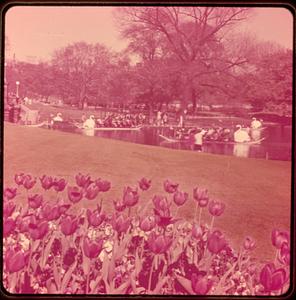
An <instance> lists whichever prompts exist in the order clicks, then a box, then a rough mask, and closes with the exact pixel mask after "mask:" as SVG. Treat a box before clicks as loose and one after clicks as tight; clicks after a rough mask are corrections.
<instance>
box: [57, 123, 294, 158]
mask: <svg viewBox="0 0 296 300" xmlns="http://www.w3.org/2000/svg"><path fill="white" fill-rule="evenodd" d="M229 125H230V124H229ZM264 126H265V127H266V128H265V129H264V131H263V133H262V136H263V137H265V140H263V141H262V142H261V143H260V144H256V145H242V144H226V143H215V142H211V143H204V145H203V152H208V153H215V154H223V155H235V156H239V157H251V158H263V159H272V160H291V145H292V138H291V137H292V126H289V125H288V126H283V125H275V124H272V125H265V124H264ZM61 130H63V131H67V132H69V131H70V132H75V133H78V134H86V135H93V134H94V137H95V136H98V137H104V138H111V139H118V140H123V141H127V142H133V143H139V144H146V145H153V146H161V147H167V148H171V149H176V150H178V149H182V150H188V151H193V146H192V144H190V143H188V142H176V143H170V142H166V141H164V140H163V139H162V138H161V137H160V136H159V134H163V135H168V130H169V129H168V128H151V127H143V128H141V129H140V130H134V131H95V132H91V133H89V132H85V131H83V130H81V129H61Z"/></svg>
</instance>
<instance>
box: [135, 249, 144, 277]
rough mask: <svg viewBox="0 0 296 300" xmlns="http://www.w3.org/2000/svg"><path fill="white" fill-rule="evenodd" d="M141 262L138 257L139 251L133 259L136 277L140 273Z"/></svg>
mask: <svg viewBox="0 0 296 300" xmlns="http://www.w3.org/2000/svg"><path fill="white" fill-rule="evenodd" d="M142 264H143V263H142V260H141V258H140V256H139V251H136V258H135V272H136V274H135V275H136V276H138V275H139V273H140V272H141V270H142Z"/></svg>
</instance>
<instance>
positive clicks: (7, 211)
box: [3, 201, 16, 218]
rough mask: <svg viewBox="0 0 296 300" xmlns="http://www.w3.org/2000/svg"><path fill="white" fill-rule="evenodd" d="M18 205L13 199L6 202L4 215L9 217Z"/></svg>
mask: <svg viewBox="0 0 296 300" xmlns="http://www.w3.org/2000/svg"><path fill="white" fill-rule="evenodd" d="M15 207H16V204H15V203H13V202H12V201H9V202H5V203H4V205H3V217H4V218H8V217H10V216H11V215H12V213H13V212H14V210H15Z"/></svg>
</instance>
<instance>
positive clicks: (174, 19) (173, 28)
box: [119, 6, 250, 105]
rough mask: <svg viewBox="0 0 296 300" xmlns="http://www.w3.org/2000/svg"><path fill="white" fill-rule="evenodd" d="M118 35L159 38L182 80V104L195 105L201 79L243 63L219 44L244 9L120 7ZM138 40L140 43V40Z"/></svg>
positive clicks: (244, 13)
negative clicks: (144, 35)
mask: <svg viewBox="0 0 296 300" xmlns="http://www.w3.org/2000/svg"><path fill="white" fill-rule="evenodd" d="M119 10H120V14H121V18H120V23H121V27H122V35H123V36H124V37H126V38H129V39H133V43H134V44H135V41H134V40H135V36H137V35H138V36H141V35H143V33H144V32H146V35H147V32H149V33H150V34H151V35H158V36H160V37H161V38H162V39H161V40H162V43H161V45H162V53H164V51H165V52H166V54H168V53H169V54H170V55H171V57H172V58H174V60H175V61H176V63H178V64H179V70H180V71H181V72H182V76H183V79H184V104H185V105H187V103H188V102H189V101H191V102H193V103H195V102H196V94H197V93H196V90H195V89H196V88H195V87H196V86H197V82H198V81H199V80H200V79H201V77H202V76H207V75H208V74H215V73H217V72H218V73H225V72H228V73H229V72H230V71H231V70H232V69H233V68H234V67H235V66H239V65H242V64H244V63H245V62H246V60H245V59H242V58H241V57H226V56H225V53H224V52H223V41H224V39H225V37H226V36H227V33H229V29H230V28H231V27H232V26H234V25H235V24H237V23H239V22H241V21H242V20H245V19H246V18H247V16H248V14H249V13H250V9H249V8H245V7H196V6H195V7H174V6H172V7H123V8H120V9H119ZM139 41H143V39H140V40H139Z"/></svg>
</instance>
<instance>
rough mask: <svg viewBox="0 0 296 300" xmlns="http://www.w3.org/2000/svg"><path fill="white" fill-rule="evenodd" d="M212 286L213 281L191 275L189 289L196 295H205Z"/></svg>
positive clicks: (201, 276)
mask: <svg viewBox="0 0 296 300" xmlns="http://www.w3.org/2000/svg"><path fill="white" fill-rule="evenodd" d="M212 286H213V281H212V280H210V279H208V278H207V277H206V276H203V275H197V274H192V276H191V287H192V290H193V291H194V292H195V293H196V294H197V295H206V294H207V293H208V292H209V290H210V289H211V288H212Z"/></svg>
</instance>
